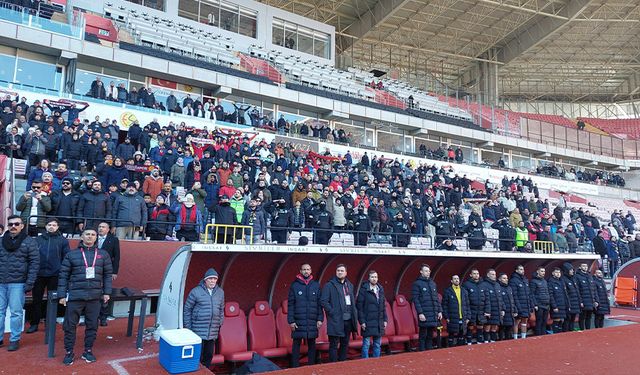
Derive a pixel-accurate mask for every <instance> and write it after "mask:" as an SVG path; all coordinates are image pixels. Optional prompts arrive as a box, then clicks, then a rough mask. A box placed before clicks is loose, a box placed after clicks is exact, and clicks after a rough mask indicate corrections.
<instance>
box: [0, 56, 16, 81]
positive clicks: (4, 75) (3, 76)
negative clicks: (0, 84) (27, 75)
mask: <svg viewBox="0 0 640 375" xmlns="http://www.w3.org/2000/svg"><path fill="white" fill-rule="evenodd" d="M15 66H16V58H15V57H14V56H7V55H0V80H3V81H5V82H13V70H14V68H15Z"/></svg>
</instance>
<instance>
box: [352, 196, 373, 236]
mask: <svg viewBox="0 0 640 375" xmlns="http://www.w3.org/2000/svg"><path fill="white" fill-rule="evenodd" d="M351 221H352V222H353V230H354V233H353V244H354V245H355V246H367V244H368V243H369V233H370V232H371V220H370V219H369V216H368V215H367V214H365V213H364V206H362V205H359V206H358V213H356V214H353V215H352V216H351Z"/></svg>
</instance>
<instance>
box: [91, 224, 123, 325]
mask: <svg viewBox="0 0 640 375" xmlns="http://www.w3.org/2000/svg"><path fill="white" fill-rule="evenodd" d="M96 246H97V247H98V249H100V250H104V251H106V252H107V254H109V256H110V257H111V265H112V267H113V275H112V276H111V278H112V279H113V280H114V281H115V280H116V278H117V277H118V272H119V270H120V240H119V239H118V237H116V236H114V235H113V234H111V225H110V224H109V223H108V222H106V221H103V222H102V223H100V224H98V240H97V241H96ZM111 310H113V302H109V303H104V304H102V306H101V308H100V325H101V326H103V327H106V326H107V317H108V316H109V315H110V314H111Z"/></svg>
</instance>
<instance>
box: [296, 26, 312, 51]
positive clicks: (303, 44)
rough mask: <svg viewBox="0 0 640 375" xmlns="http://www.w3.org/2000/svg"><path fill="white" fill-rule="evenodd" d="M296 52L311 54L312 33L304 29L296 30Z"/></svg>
mask: <svg viewBox="0 0 640 375" xmlns="http://www.w3.org/2000/svg"><path fill="white" fill-rule="evenodd" d="M298 51H300V52H304V53H308V54H313V33H312V31H311V30H309V29H307V28H304V27H299V28H298Z"/></svg>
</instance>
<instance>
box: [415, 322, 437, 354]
mask: <svg viewBox="0 0 640 375" xmlns="http://www.w3.org/2000/svg"><path fill="white" fill-rule="evenodd" d="M433 329H434V328H433V327H420V330H419V331H418V350H420V351H421V352H422V351H425V350H430V349H433Z"/></svg>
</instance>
